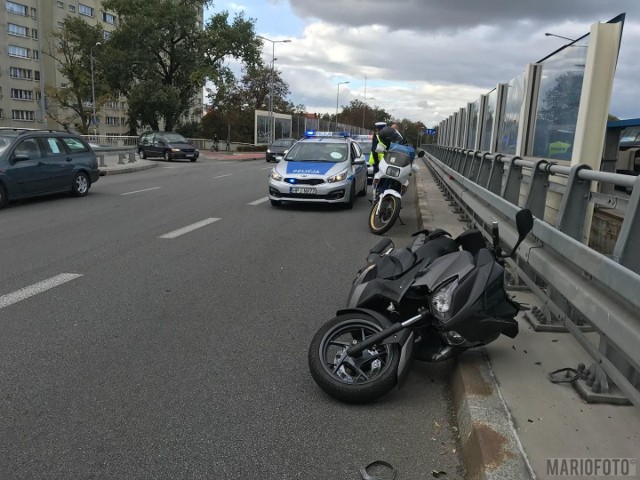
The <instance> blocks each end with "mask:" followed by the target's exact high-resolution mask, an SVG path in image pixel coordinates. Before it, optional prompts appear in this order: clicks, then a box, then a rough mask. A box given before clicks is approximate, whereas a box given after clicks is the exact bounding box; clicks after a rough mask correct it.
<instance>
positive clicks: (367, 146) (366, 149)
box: [358, 140, 371, 155]
mask: <svg viewBox="0 0 640 480" xmlns="http://www.w3.org/2000/svg"><path fill="white" fill-rule="evenodd" d="M358 145H360V150H362V153H364V154H366V155H368V154H369V153H371V140H368V141H366V142H358Z"/></svg>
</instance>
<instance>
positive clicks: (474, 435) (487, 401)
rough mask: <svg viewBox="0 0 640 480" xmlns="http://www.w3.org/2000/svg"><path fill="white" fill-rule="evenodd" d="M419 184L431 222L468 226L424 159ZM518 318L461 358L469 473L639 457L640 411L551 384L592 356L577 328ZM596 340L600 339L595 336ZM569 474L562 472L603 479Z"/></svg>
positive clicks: (456, 374) (458, 394)
mask: <svg viewBox="0 0 640 480" xmlns="http://www.w3.org/2000/svg"><path fill="white" fill-rule="evenodd" d="M416 187H417V188H416V191H417V194H418V209H419V215H420V216H421V218H422V222H423V224H424V226H425V227H426V228H431V227H436V226H437V227H441V228H444V229H445V230H448V231H449V232H450V233H451V234H452V235H454V236H455V235H456V234H458V233H460V232H462V229H463V224H462V223H460V222H459V221H457V220H456V217H457V215H456V214H453V213H452V207H451V206H450V205H449V204H448V203H447V201H446V200H445V199H444V197H443V196H442V194H441V192H440V190H439V189H438V187H437V185H436V184H435V182H434V180H433V177H432V176H431V173H430V171H429V169H428V168H427V167H426V166H425V165H424V164H421V165H420V170H419V171H418V172H417V176H416ZM510 293H511V294H515V296H516V300H518V301H521V302H523V303H527V304H529V305H530V306H535V305H538V306H540V303H539V301H538V300H537V298H536V297H535V296H534V295H533V294H531V293H530V292H526V291H525V292H520V291H517V292H510ZM519 323H520V333H519V334H518V336H517V337H516V338H515V339H510V338H508V337H505V336H501V337H500V338H499V339H498V340H496V341H495V342H494V343H492V344H490V345H488V346H486V347H484V348H482V349H476V350H475V351H474V350H470V351H467V352H465V353H464V354H462V355H461V356H460V357H458V358H457V359H456V360H454V368H453V375H452V379H451V386H452V391H453V395H452V396H453V399H454V410H455V414H456V416H457V419H458V431H459V434H460V443H461V450H462V455H463V460H464V463H465V467H466V469H467V477H466V478H468V479H505V480H507V479H508V480H516V479H528V478H537V479H551V478H558V477H560V473H562V472H561V471H560V470H557V471H556V473H555V475H552V474H550V473H552V472H548V468H549V466H548V465H549V462H548V461H549V460H550V459H568V458H583V459H586V458H588V459H595V458H616V459H621V458H635V459H636V462H637V459H639V458H640V410H639V409H638V408H637V407H634V406H612V405H604V404H587V403H585V402H584V401H583V400H582V399H581V397H580V395H579V394H578V393H577V392H576V391H575V390H574V388H573V386H572V385H571V384H553V383H551V382H550V381H549V380H548V378H547V374H548V373H549V372H552V371H554V370H557V369H559V368H564V367H572V368H576V367H577V365H578V363H584V364H585V365H587V366H589V365H590V364H591V363H592V362H593V361H592V359H591V357H590V356H589V355H588V354H587V353H586V352H585V351H584V350H583V349H582V347H581V346H580V345H579V344H578V343H577V342H576V341H575V340H574V339H573V337H572V335H571V334H570V333H544V332H535V331H534V330H533V329H532V328H531V327H530V326H529V324H528V322H527V321H526V320H525V319H524V317H522V318H520V319H519ZM593 341H594V343H595V342H597V339H596V338H595V336H594V338H593ZM551 468H553V467H551ZM633 468H636V465H635V463H634V464H633ZM564 473H565V474H564V475H563V478H572V479H575V478H580V479H583V478H596V477H594V476H592V475H591V476H590V475H587V476H576V475H574V474H571V472H569V473H567V472H564ZM638 473H640V468H638ZM599 478H603V477H599ZM609 478H623V477H609ZM626 478H640V477H638V476H633V477H626Z"/></svg>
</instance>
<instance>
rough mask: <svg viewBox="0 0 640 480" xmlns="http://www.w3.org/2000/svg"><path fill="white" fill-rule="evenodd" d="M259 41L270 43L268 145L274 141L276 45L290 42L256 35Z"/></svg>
mask: <svg viewBox="0 0 640 480" xmlns="http://www.w3.org/2000/svg"><path fill="white" fill-rule="evenodd" d="M256 37H257V38H259V39H261V40H266V41H267V42H271V72H270V73H269V143H273V141H274V140H275V132H274V130H275V128H274V127H275V125H274V121H273V70H274V66H275V63H276V43H290V42H291V40H289V39H286V40H271V39H269V38H266V37H263V36H260V35H256Z"/></svg>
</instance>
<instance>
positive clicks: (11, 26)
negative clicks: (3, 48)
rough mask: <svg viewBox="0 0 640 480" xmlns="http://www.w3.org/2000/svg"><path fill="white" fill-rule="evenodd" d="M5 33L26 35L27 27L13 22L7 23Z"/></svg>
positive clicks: (27, 33) (27, 32) (19, 35)
mask: <svg viewBox="0 0 640 480" xmlns="http://www.w3.org/2000/svg"><path fill="white" fill-rule="evenodd" d="M7 33H8V34H9V35H16V36H18V37H28V36H29V29H28V28H27V27H23V26H22V25H16V24H15V23H8V24H7Z"/></svg>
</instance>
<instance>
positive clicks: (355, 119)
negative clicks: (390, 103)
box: [339, 100, 391, 129]
mask: <svg viewBox="0 0 640 480" xmlns="http://www.w3.org/2000/svg"><path fill="white" fill-rule="evenodd" d="M390 117H391V115H390V114H389V113H387V112H386V111H385V110H384V109H382V108H379V107H377V106H375V107H373V108H372V107H370V106H369V105H368V104H367V103H365V102H363V101H361V100H352V101H351V103H349V105H347V106H346V107H345V106H343V107H342V113H340V114H339V120H340V123H346V124H348V125H354V126H362V125H363V124H364V128H368V129H373V126H374V124H375V123H376V122H384V121H387V120H388V119H389V118H390Z"/></svg>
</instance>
